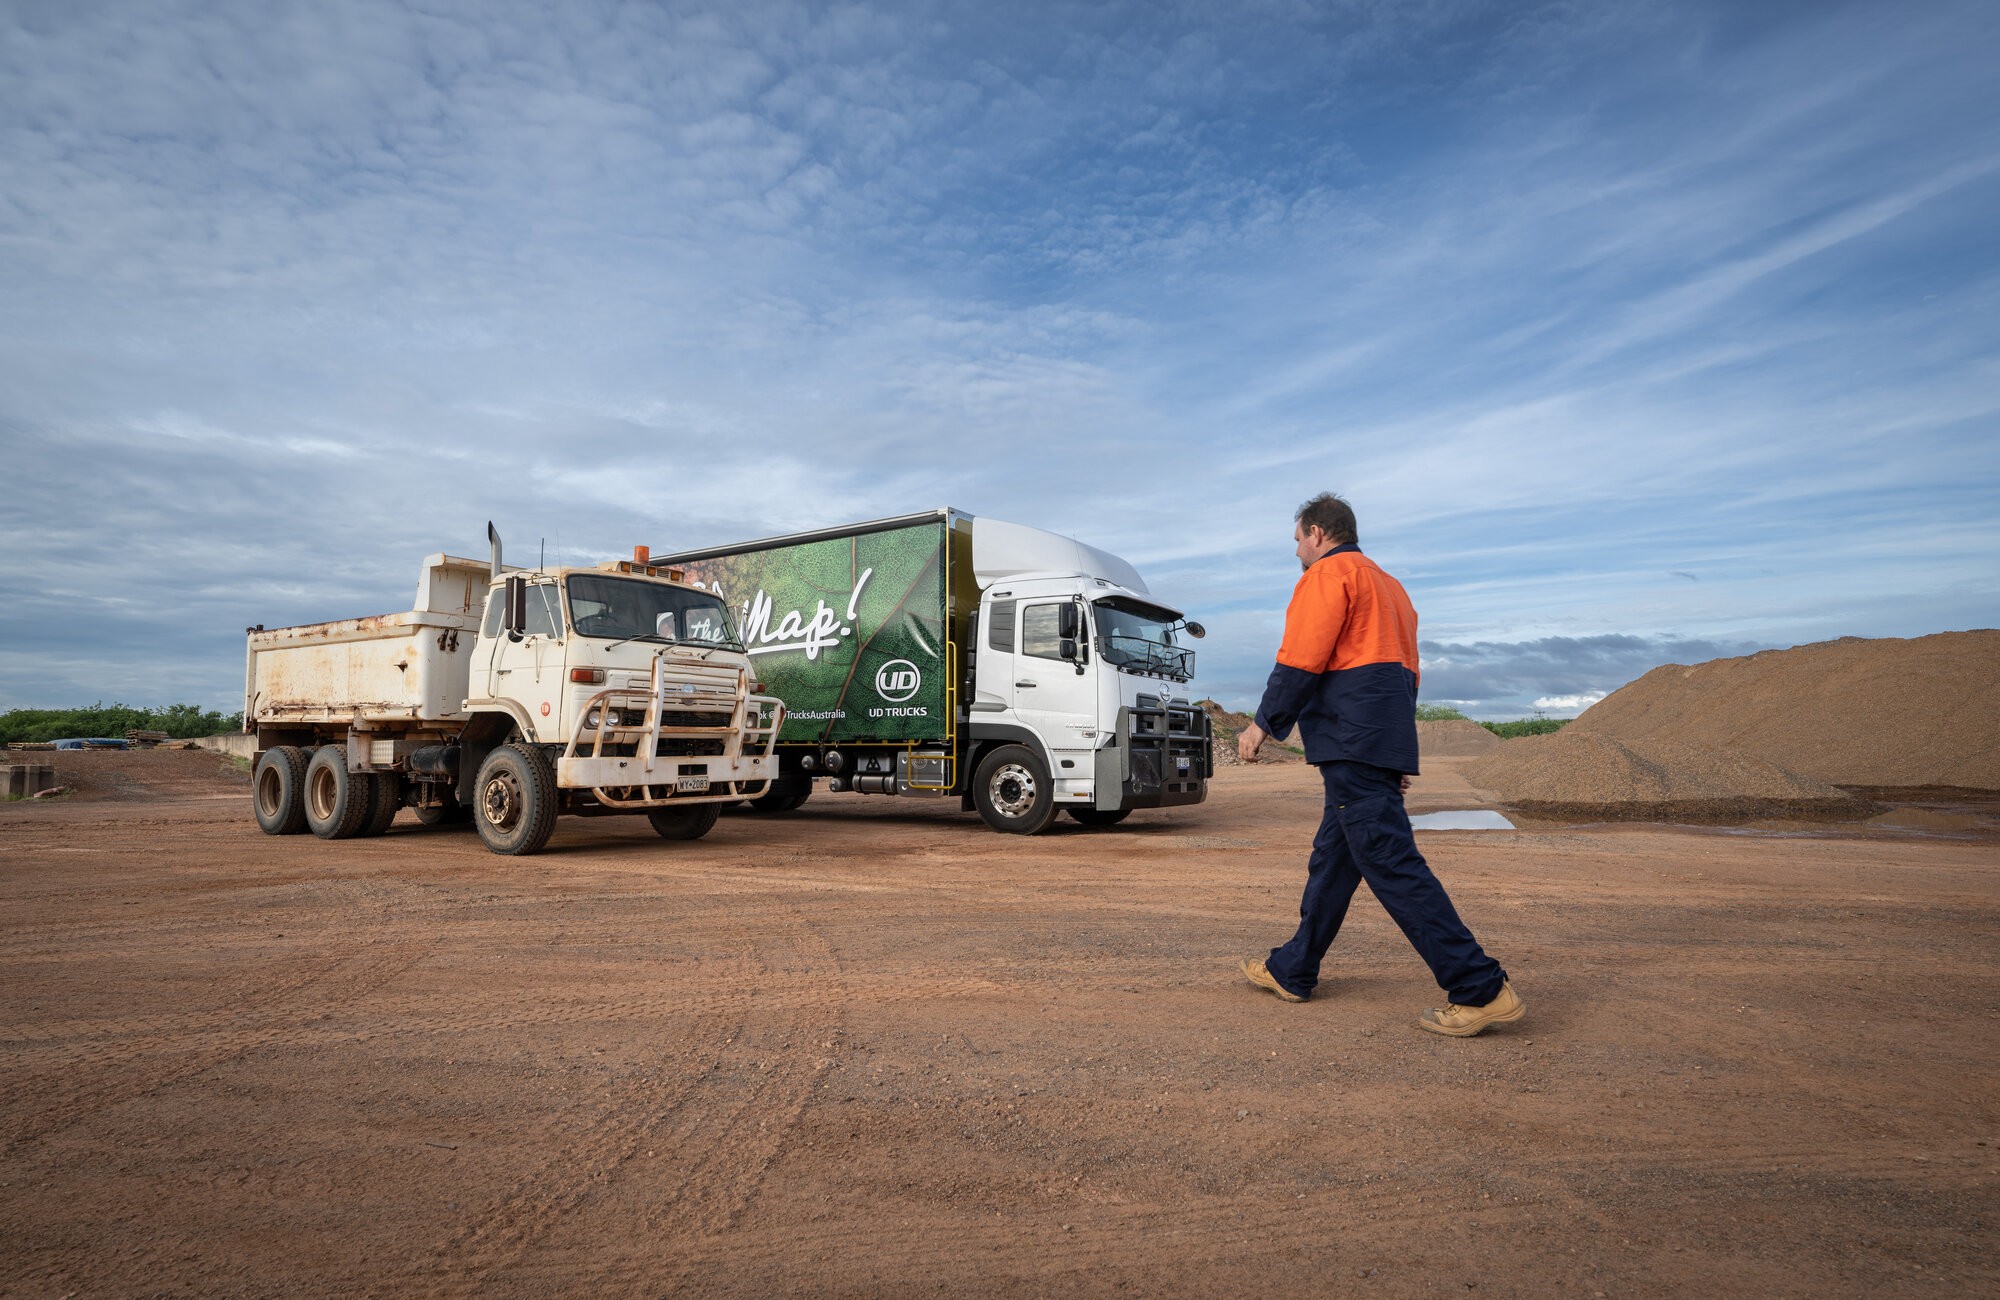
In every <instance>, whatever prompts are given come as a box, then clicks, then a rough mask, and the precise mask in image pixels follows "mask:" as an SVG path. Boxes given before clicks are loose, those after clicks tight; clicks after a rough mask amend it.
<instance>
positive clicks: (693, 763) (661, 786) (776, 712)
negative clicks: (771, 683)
mask: <svg viewBox="0 0 2000 1300" xmlns="http://www.w3.org/2000/svg"><path fill="white" fill-rule="evenodd" d="M634 715H639V716H637V717H635V716H634ZM718 717H721V718H722V720H720V721H718ZM577 718H578V722H577V728H576V731H575V733H574V734H573V735H571V736H570V739H569V744H568V745H566V746H565V747H564V749H563V755H562V757H561V758H559V759H557V760H556V784H557V785H558V786H560V787H562V788H563V789H567V790H588V791H590V793H591V795H592V797H593V798H595V799H596V801H597V802H598V803H599V804H601V805H603V806H604V807H606V808H617V809H629V810H634V811H636V810H639V809H644V808H660V807H665V806H667V805H669V804H686V803H720V802H726V801H733V800H737V799H750V798H755V797H756V796H758V795H760V794H763V793H765V791H767V790H768V789H769V788H770V782H771V781H772V780H773V779H774V778H775V777H776V776H777V775H778V756H777V753H776V747H777V743H778V732H779V731H780V730H781V729H782V728H783V727H784V725H785V705H784V702H783V701H781V700H778V699H776V698H774V697H772V696H768V695H754V694H752V693H751V691H750V675H749V672H748V671H747V670H745V669H742V668H737V667H730V666H727V665H721V664H685V663H682V664H675V665H673V666H672V668H671V669H669V668H668V666H667V664H666V662H665V661H664V660H663V659H656V660H655V661H654V663H653V679H652V682H651V683H650V684H649V685H647V686H643V687H640V686H614V687H610V688H608V689H606V690H602V691H599V692H597V693H596V694H595V695H593V696H591V697H590V698H589V699H588V700H586V701H584V702H583V705H582V707H580V708H579V709H578V710H577ZM679 741H696V742H703V743H702V744H701V748H704V749H710V750H715V751H717V752H712V753H700V754H663V753H661V752H660V749H661V745H662V742H668V743H672V742H679ZM607 747H608V748H609V749H611V750H612V751H613V752H610V753H607V752H605V751H606V749H607ZM586 751H587V752H586Z"/></svg>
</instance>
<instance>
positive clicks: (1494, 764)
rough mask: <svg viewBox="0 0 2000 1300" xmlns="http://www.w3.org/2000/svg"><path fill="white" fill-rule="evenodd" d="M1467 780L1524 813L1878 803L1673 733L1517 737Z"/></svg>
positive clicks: (1823, 813) (1739, 814)
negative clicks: (1664, 736) (1626, 737)
mask: <svg viewBox="0 0 2000 1300" xmlns="http://www.w3.org/2000/svg"><path fill="white" fill-rule="evenodd" d="M1464 772H1465V779H1466V780H1467V781H1470V782H1471V783H1472V784H1473V785H1474V786H1477V787H1479V788H1481V789H1486V790H1492V791H1495V792H1497V793H1499V795H1500V796H1501V799H1502V801H1503V802H1505V803H1506V805H1507V806H1508V807H1509V808H1512V809H1515V810H1517V811H1519V812H1522V813H1526V814H1528V815H1530V816H1546V817H1556V818H1562V819H1565V820H1574V819H1577V818H1585V819H1588V820H1593V821H1599V820H1643V821H1657V820H1669V821H1694V822H1729V821H1740V820H1743V819H1745V818H1754V817H1771V816H1798V817H1855V816H1865V815H1867V814H1868V813H1870V812H1873V811H1876V809H1875V806H1874V805H1873V804H1870V803H1867V802H1866V801H1864V800H1859V799H1856V798H1854V797H1853V796H1851V795H1849V794H1847V793H1846V792H1844V791H1842V790H1838V789H1836V788H1834V787H1833V786H1831V785H1828V784H1826V783H1825V782H1823V781H1816V780H1814V779H1813V778H1812V777H1809V776H1801V775H1800V774H1799V773H1797V772H1793V771H1789V770H1787V769H1785V768H1782V767H1779V766H1778V765H1777V764H1775V763H1769V762H1765V761H1764V760H1763V759H1759V758H1752V757H1749V756H1747V755H1744V754H1740V753H1730V752H1729V751H1726V750H1721V749H1716V748H1714V747H1713V746H1709V745H1695V744H1689V743H1687V742H1684V741H1674V740H1635V741H1630V742H1626V741H1622V740H1616V739H1614V738H1612V737H1610V736H1592V735H1587V734H1586V735H1572V734H1571V732H1570V731H1569V730H1568V729H1565V730H1563V731H1560V732H1557V733H1556V734H1554V735H1552V736H1523V737H1520V738H1519V739H1516V740H1510V741H1507V742H1505V744H1504V745H1503V747H1502V748H1501V749H1500V750H1498V751H1496V752H1494V753H1492V754H1490V755H1488V756H1487V757H1485V758H1482V759H1479V760H1477V761H1476V762H1473V763H1469V764H1467V765H1466V767H1465V769H1464Z"/></svg>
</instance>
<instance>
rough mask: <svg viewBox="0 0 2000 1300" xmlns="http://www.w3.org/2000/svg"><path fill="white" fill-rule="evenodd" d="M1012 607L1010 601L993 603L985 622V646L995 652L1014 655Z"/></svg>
mask: <svg viewBox="0 0 2000 1300" xmlns="http://www.w3.org/2000/svg"><path fill="white" fill-rule="evenodd" d="M1014 605H1015V602H1014V601H1011V600H996V601H994V602H993V613H992V615H991V616H990V617H989V618H988V619H987V620H986V644H987V645H989V646H991V647H992V648H993V649H995V650H1005V651H1006V652H1007V653H1008V654H1013V653H1014Z"/></svg>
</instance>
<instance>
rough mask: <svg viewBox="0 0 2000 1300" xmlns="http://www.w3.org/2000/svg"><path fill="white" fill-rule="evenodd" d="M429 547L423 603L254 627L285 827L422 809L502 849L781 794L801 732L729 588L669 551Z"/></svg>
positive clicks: (367, 824) (262, 726) (333, 834)
mask: <svg viewBox="0 0 2000 1300" xmlns="http://www.w3.org/2000/svg"><path fill="white" fill-rule="evenodd" d="M487 537H488V541H489V543H490V549H491V556H490V558H489V559H487V560H471V559H464V558H461V557H458V556H453V555H445V554H436V555H432V556H430V557H428V558H427V559H426V560H425V561H424V565H423V571H422V575H421V577H420V578H419V580H418V583H417V599H416V604H415V607H414V608H412V609H409V610H406V611H403V612H401V613H395V614H383V615H378V616H375V617H371V618H356V619H344V620H340V621H337V622H331V623H314V624H309V625H306V626H302V627H285V628H271V629H266V628H263V627H261V626H260V627H253V628H250V629H249V631H248V635H249V646H248V650H247V659H246V663H245V668H244V688H243V690H244V701H243V729H244V730H245V731H248V732H253V733H255V735H256V736H257V758H256V765H255V767H254V768H253V769H252V781H251V788H252V802H253V807H254V811H255V813H256V817H257V822H258V825H260V826H261V827H263V829H264V830H265V831H266V832H267V833H269V834H272V835H286V834H294V833H297V832H299V831H303V830H310V831H312V832H313V833H314V834H315V835H318V836H320V837H321V838H323V839H346V838H349V837H352V836H359V835H379V834H381V833H382V832H383V831H385V830H387V829H388V827H389V824H390V822H391V821H393V820H394V819H395V816H396V814H397V812H398V811H399V810H401V809H402V808H404V807H406V806H407V807H411V808H414V809H415V810H416V815H417V818H418V820H419V821H421V822H423V823H425V824H426V825H444V824H451V823H465V822H470V823H471V824H472V825H474V826H475V827H476V828H477V829H478V831H479V835H480V837H481V838H482V839H483V840H484V841H485V843H486V846H487V847H488V848H489V849H491V850H492V851H493V852H495V853H504V854H525V853H534V852H537V851H539V850H540V849H541V848H542V847H543V845H545V844H546V843H547V842H548V839H549V836H550V834H551V833H552V832H553V830H554V828H555V819H556V817H557V816H558V815H560V814H564V813H572V814H579V815H603V814H621V813H622V814H644V815H646V816H647V817H648V818H649V819H650V820H651V822H652V824H653V828H654V829H655V830H656V831H658V832H659V833H660V835H661V836H663V837H664V838H667V839H698V838H700V837H701V836H702V835H705V834H707V833H708V831H709V830H710V829H711V828H712V827H713V826H714V825H715V821H716V816H717V813H718V812H719V811H720V809H721V808H722V806H723V805H724V804H728V803H734V802H737V801H740V800H742V799H744V798H748V797H757V796H763V795H767V794H768V793H769V792H770V789H771V782H772V779H773V778H774V777H775V776H776V775H777V772H778V766H779V764H778V758H777V756H776V753H775V750H774V746H775V744H776V741H777V737H778V733H779V731H780V729H781V728H782V727H783V726H784V722H785V708H784V705H783V703H782V702H780V701H779V700H777V699H775V698H773V697H771V696H768V695H764V694H761V693H759V692H758V691H757V689H756V683H755V670H754V669H753V667H752V665H751V661H750V658H749V656H748V655H746V654H745V653H744V651H743V646H742V643H741V642H739V641H738V640H737V637H736V632H735V629H734V626H733V624H732V621H731V618H730V614H729V611H728V609H727V608H726V607H725V606H724V604H723V602H722V600H721V599H720V598H719V597H718V596H716V595H715V594H714V593H713V592H710V591H705V590H702V589H701V588H698V587H695V586H693V585H691V584H689V583H688V582H686V581H685V580H684V575H683V574H682V573H680V572H679V571H677V570H675V569H673V568H672V567H670V566H667V565H661V564H654V563H651V562H650V561H649V560H648V559H647V557H646V554H645V551H644V548H639V549H637V550H635V551H634V553H633V558H632V559H631V560H613V561H607V562H605V563H602V564H598V565H596V566H593V567H588V568H585V567H562V568H553V569H533V570H527V569H508V568H505V567H504V566H503V565H502V563H501V551H500V540H499V537H498V535H497V534H496V533H494V532H493V529H492V526H491V525H490V524H489V525H488V526H487Z"/></svg>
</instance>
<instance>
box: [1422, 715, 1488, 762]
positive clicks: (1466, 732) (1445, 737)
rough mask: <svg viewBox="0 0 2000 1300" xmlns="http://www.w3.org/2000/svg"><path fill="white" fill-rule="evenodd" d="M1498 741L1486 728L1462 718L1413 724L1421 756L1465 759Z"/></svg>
mask: <svg viewBox="0 0 2000 1300" xmlns="http://www.w3.org/2000/svg"><path fill="white" fill-rule="evenodd" d="M1502 743H1503V742H1502V741H1501V739H1500V737H1498V736H1496V735H1494V734H1493V733H1492V732H1490V731H1488V730H1487V729H1486V728H1484V727H1482V726H1480V725H1479V724H1478V723H1476V722H1467V721H1465V720H1464V719H1463V718H1458V719H1454V720H1452V721H1450V722H1419V723H1418V724H1417V753H1418V755H1419V756H1420V757H1423V758H1467V757H1470V756H1471V755H1473V754H1484V753H1486V752H1487V751H1488V750H1490V749H1493V748H1494V747H1495V746H1497V745H1500V744H1502Z"/></svg>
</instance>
